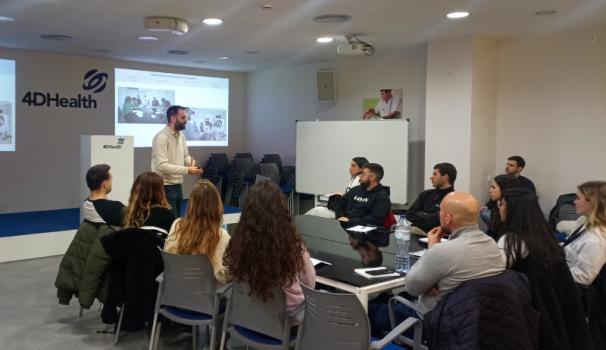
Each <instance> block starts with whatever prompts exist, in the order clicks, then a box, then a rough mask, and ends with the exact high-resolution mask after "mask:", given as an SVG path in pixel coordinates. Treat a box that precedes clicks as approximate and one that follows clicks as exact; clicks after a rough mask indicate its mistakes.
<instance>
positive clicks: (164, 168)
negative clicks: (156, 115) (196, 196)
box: [151, 106, 203, 217]
mask: <svg viewBox="0 0 606 350" xmlns="http://www.w3.org/2000/svg"><path fill="white" fill-rule="evenodd" d="M166 120H167V122H168V124H167V125H166V127H164V129H162V130H161V131H160V132H158V133H157V134H156V136H154V140H153V142H152V160H151V170H152V171H154V172H157V173H158V174H160V175H162V177H163V178H164V191H165V192H166V199H167V200H168V203H169V204H170V205H171V207H172V210H173V213H174V214H175V217H179V213H180V212H181V202H182V201H183V188H182V186H181V184H182V183H183V175H196V176H197V175H200V174H202V171H203V170H202V169H201V168H199V167H198V166H197V165H196V161H195V160H194V159H193V158H192V157H190V155H189V153H188V151H187V144H186V143H185V135H183V133H182V132H181V131H182V130H184V129H185V125H186V124H187V111H186V108H185V107H182V106H170V107H169V108H168V109H167V110H166Z"/></svg>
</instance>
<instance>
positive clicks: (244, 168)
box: [234, 158, 256, 177]
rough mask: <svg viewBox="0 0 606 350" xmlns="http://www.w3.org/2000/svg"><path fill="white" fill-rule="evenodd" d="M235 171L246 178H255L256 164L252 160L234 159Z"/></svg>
mask: <svg viewBox="0 0 606 350" xmlns="http://www.w3.org/2000/svg"><path fill="white" fill-rule="evenodd" d="M234 165H235V170H236V172H237V173H238V174H242V175H243V176H244V177H251V176H252V177H254V176H255V175H256V174H255V163H254V162H253V160H252V159H251V158H234Z"/></svg>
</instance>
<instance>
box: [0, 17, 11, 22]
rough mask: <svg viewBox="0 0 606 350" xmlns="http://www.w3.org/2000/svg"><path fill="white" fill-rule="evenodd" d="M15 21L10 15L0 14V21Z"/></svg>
mask: <svg viewBox="0 0 606 350" xmlns="http://www.w3.org/2000/svg"><path fill="white" fill-rule="evenodd" d="M14 21H15V19H14V18H12V17H6V16H0V23H13V22H14Z"/></svg>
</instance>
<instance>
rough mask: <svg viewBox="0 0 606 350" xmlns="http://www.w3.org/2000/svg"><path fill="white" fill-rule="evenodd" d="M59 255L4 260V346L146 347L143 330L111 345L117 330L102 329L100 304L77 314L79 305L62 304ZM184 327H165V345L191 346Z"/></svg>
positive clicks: (25, 349) (0, 291)
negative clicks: (58, 295) (59, 300)
mask: <svg viewBox="0 0 606 350" xmlns="http://www.w3.org/2000/svg"><path fill="white" fill-rule="evenodd" d="M60 260H61V257H51V258H43V259H34V260H25V261H18V262H11V263H3V264H0V349H2V350H30V349H31V350H33V349H45V350H55V349H56V350H77V349H147V347H148V345H149V336H148V335H147V334H146V333H145V332H144V331H141V332H136V333H127V334H123V335H122V336H121V338H120V342H119V343H118V344H117V345H116V346H113V336H114V335H113V334H99V333H97V330H100V329H102V328H103V324H102V322H101V318H100V317H99V312H98V310H99V305H98V304H95V305H93V307H92V308H91V309H90V310H86V311H85V312H84V315H83V316H82V318H79V317H78V312H79V306H78V304H77V302H74V301H72V304H71V305H69V306H64V305H59V304H58V303H57V298H56V289H55V287H54V282H55V276H56V274H57V270H58V266H59V262H60ZM184 330H185V329H183V328H180V329H174V330H169V331H163V332H162V338H161V344H160V348H161V349H191V333H186V332H183V331H184Z"/></svg>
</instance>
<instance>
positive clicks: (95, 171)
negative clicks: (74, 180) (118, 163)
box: [82, 164, 124, 227]
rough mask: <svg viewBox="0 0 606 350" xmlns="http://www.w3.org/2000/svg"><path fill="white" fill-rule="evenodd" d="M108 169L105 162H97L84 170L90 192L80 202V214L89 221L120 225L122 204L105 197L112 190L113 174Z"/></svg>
mask: <svg viewBox="0 0 606 350" xmlns="http://www.w3.org/2000/svg"><path fill="white" fill-rule="evenodd" d="M110 169H111V167H110V166H109V165H107V164H97V165H94V166H92V167H91V168H90V169H88V170H87V171H86V185H87V186H88V188H89V189H90V194H89V196H88V198H86V200H85V201H84V202H83V203H82V214H83V216H84V219H85V220H88V221H90V222H94V223H106V224H108V225H111V226H116V227H120V226H122V215H123V214H124V213H123V211H124V204H122V203H121V202H119V201H113V200H109V199H107V195H108V194H109V193H110V192H111V191H112V179H113V176H112V173H111V171H110Z"/></svg>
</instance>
